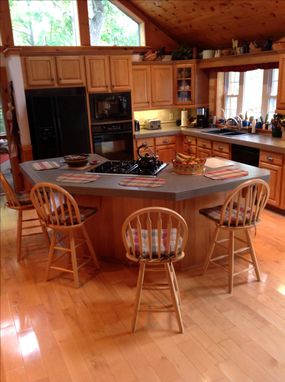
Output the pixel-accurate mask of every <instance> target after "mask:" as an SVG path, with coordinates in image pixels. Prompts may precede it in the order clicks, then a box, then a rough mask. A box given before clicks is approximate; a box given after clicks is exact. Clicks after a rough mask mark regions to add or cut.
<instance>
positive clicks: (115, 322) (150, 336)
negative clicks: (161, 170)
mask: <svg viewBox="0 0 285 382" xmlns="http://www.w3.org/2000/svg"><path fill="white" fill-rule="evenodd" d="M0 204H1V206H2V207H1V217H2V220H1V268H0V272H1V292H0V293H1V312H0V322H1V335H2V337H1V382H2V380H3V382H12V381H13V382H18V381H21V382H31V381H33V382H71V381H72V382H81V381H82V382H83V381H84V382H85V381H87V382H88V381H100V382H101V381H103V382H105V381H106V382H122V381H124V382H146V381H147V382H172V381H173V382H189V381H191V382H192V381H193V382H194V381H195V382H199V381H201V382H202V381H206V380H207V381H215V382H225V381H234V382H239V381H241V382H246V381H254V382H257V381H258V382H259V381H262V382H263V381H270V382H271V381H272V382H275V381H278V382H279V381H280V382H283V381H284V380H285V319H284V317H285V298H284V296H285V237H284V235H283V236H282V235H280V229H281V228H280V227H283V226H284V224H285V217H284V216H282V215H278V214H276V213H273V212H272V211H265V212H264V215H263V219H262V223H261V224H260V226H258V230H257V235H256V236H253V241H254V245H255V248H256V252H257V256H258V258H259V262H260V265H261V269H262V276H263V281H262V282H260V283H258V282H256V281H255V278H254V274H252V273H249V274H243V275H241V276H240V277H238V278H236V281H235V286H234V293H233V295H232V296H231V295H229V294H228V293H226V289H227V288H226V285H227V276H226V274H224V273H223V272H222V271H221V270H220V269H218V268H217V269H216V268H212V269H210V270H209V272H207V273H206V274H205V275H203V276H195V277H193V276H192V275H191V272H190V271H189V272H188V271H185V272H179V271H178V272H177V278H178V283H179V286H180V290H181V300H182V318H183V322H184V326H185V333H184V334H177V333H178V330H177V329H178V328H177V322H176V319H175V316H174V314H172V313H171V314H168V313H167V314H165V313H145V312H144V313H141V314H140V315H139V322H138V330H137V332H136V333H135V334H131V333H130V329H131V320H132V315H133V304H134V298H135V288H136V280H137V267H134V266H130V267H128V266H122V265H120V264H115V263H114V264H112V263H103V262H102V267H101V270H100V272H93V270H91V269H90V270H89V269H88V270H87V272H86V274H88V276H89V275H90V276H92V278H91V279H90V281H88V282H86V283H85V284H84V285H83V286H82V287H81V288H79V289H74V288H73V287H70V286H69V285H68V284H67V283H66V282H65V281H64V280H61V279H59V278H54V279H53V280H51V281H49V282H44V272H45V264H46V257H47V248H46V244H43V242H42V239H41V238H40V237H38V236H34V237H33V238H31V239H30V240H29V241H28V242H27V241H26V242H24V243H23V245H24V251H26V252H25V253H26V254H27V258H26V260H25V261H23V262H21V263H20V264H19V263H17V261H16V246H15V244H16V243H15V227H16V215H15V214H14V212H13V211H11V210H8V209H7V208H5V207H4V206H3V198H1V200H0ZM3 219H5V225H3V224H2V222H3V221H4V220H3ZM6 222H7V224H6ZM276 227H278V229H277V228H276ZM190 255H191V254H189V256H190ZM166 296H167V295H166V294H162V293H157V292H155V293H153V292H149V293H145V295H144V301H145V302H150V301H151V300H153V299H156V300H157V302H165V301H166Z"/></svg>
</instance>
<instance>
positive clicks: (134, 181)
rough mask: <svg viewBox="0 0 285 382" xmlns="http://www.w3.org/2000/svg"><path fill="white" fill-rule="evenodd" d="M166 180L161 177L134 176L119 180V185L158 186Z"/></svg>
mask: <svg viewBox="0 0 285 382" xmlns="http://www.w3.org/2000/svg"><path fill="white" fill-rule="evenodd" d="M165 182H166V180H165V179H162V178H144V177H141V176H136V177H134V178H132V177H129V178H124V179H123V180H121V181H120V182H119V185H120V186H127V187H159V186H163V185H164V184H165Z"/></svg>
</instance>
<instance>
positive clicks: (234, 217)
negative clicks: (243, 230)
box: [199, 204, 255, 227]
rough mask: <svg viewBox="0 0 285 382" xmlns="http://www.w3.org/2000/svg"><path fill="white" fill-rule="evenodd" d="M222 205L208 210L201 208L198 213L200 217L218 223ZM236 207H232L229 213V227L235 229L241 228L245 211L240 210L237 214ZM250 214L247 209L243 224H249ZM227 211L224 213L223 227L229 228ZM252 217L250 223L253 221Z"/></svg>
mask: <svg viewBox="0 0 285 382" xmlns="http://www.w3.org/2000/svg"><path fill="white" fill-rule="evenodd" d="M222 207H223V206H222V205H221V206H215V207H210V208H202V209H201V210H200V211H199V213H200V214H201V215H204V216H206V217H207V218H209V219H211V220H213V221H215V222H216V223H220V220H221V211H222ZM236 207H237V205H236V204H235V205H234V206H233V209H232V212H231V221H230V227H236V226H242V225H244V215H245V211H244V209H243V208H240V211H239V213H238V211H237V208H236ZM250 213H251V210H250V209H248V210H247V211H246V217H245V224H249V223H250ZM229 217H230V216H229V209H227V210H226V211H225V217H224V221H223V223H222V224H223V225H226V226H229ZM254 220H255V219H254V215H253V218H252V219H251V221H254Z"/></svg>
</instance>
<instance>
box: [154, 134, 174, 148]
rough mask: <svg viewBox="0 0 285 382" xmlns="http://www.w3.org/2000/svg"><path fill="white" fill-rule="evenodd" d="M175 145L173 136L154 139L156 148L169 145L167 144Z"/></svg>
mask: <svg viewBox="0 0 285 382" xmlns="http://www.w3.org/2000/svg"><path fill="white" fill-rule="evenodd" d="M175 143H176V137H175V135H171V136H167V137H157V138H155V144H156V145H157V146H160V145H169V144H175Z"/></svg>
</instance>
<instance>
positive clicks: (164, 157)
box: [155, 135, 176, 163]
mask: <svg viewBox="0 0 285 382" xmlns="http://www.w3.org/2000/svg"><path fill="white" fill-rule="evenodd" d="M155 152H156V154H157V155H158V157H159V159H160V160H161V161H163V162H166V163H169V162H171V161H172V159H175V153H176V137H175V136H174V135H172V136H164V137H157V138H155Z"/></svg>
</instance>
